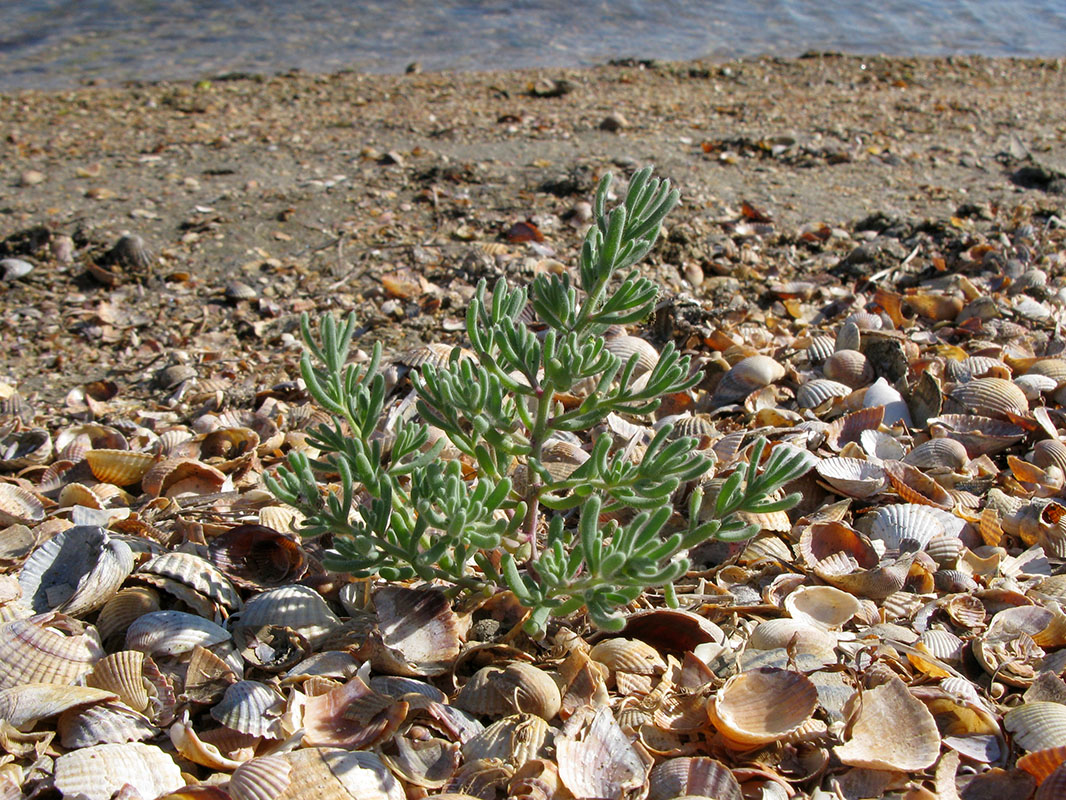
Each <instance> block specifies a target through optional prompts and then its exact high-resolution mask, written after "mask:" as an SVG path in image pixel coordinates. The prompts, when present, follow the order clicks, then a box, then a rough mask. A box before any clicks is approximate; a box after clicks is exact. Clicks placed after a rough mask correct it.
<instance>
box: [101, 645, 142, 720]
mask: <svg viewBox="0 0 1066 800" xmlns="http://www.w3.org/2000/svg"><path fill="white" fill-rule="evenodd" d="M145 658H146V656H145V655H144V653H141V652H139V651H137V650H120V651H118V652H117V653H111V654H110V655H107V656H104V658H102V659H101V660H100V661H98V662H97V663H96V664H95V665H94V666H93V669H92V671H91V672H90V673H89V674H88V675H86V676H85V683H86V685H87V686H95V687H96V688H98V689H106V690H107V691H109V692H114V693H115V694H116V695H117V696H118V697H119V699H121V700H122V702H123V703H125V704H126V705H128V706H129V707H130V708H132V709H133V710H134V711H144V710H145V709H146V708H148V701H149V696H148V686H149V683H148V681H147V680H145V678H144V662H145Z"/></svg>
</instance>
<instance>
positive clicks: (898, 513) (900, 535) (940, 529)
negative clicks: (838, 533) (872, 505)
mask: <svg viewBox="0 0 1066 800" xmlns="http://www.w3.org/2000/svg"><path fill="white" fill-rule="evenodd" d="M870 518H872V519H871V523H870V529H869V530H870V533H869V535H870V539H871V540H872V541H881V542H884V545H885V550H886V551H888V552H895V553H898V552H900V551H904V552H907V551H912V550H924V549H925V547H926V545H928V544H929V542H930V541H931V540H932V539H933V537H935V536H940V535H943V534H944V532H945V531H944V526H943V525H942V524H941V523H940V520H939V519H937V517H936V514H935V513H934V512H933V511H932V510H930V507H929V506H926V505H921V504H919V503H893V504H891V505H887V506H881V507H880V508H878V509H877V510H876V511H874V512H872V513H871V514H870Z"/></svg>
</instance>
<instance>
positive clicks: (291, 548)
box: [209, 525, 307, 589]
mask: <svg viewBox="0 0 1066 800" xmlns="http://www.w3.org/2000/svg"><path fill="white" fill-rule="evenodd" d="M209 553H210V558H211V561H212V562H213V563H214V564H215V566H217V567H218V568H219V569H220V570H222V571H223V572H224V573H226V574H227V575H228V576H229V577H230V578H231V579H233V580H234V581H235V582H237V583H238V584H239V585H241V586H246V587H254V588H261V589H265V588H274V587H277V586H282V585H284V584H286V583H292V582H293V581H296V580H299V579H300V577H301V576H302V575H303V574H304V572H305V571H306V569H307V556H306V555H305V554H304V550H303V547H301V546H300V544H299V542H297V541H296V540H295V539H294V538H292V537H290V536H286V535H285V534H283V533H279V532H278V531H276V530H274V529H272V528H268V527H265V526H263V525H238V526H237V527H235V528H231V529H230V530H228V531H226V532H225V533H223V534H221V535H220V536H216V537H215V538H214V539H212V540H211V542H210V544H209Z"/></svg>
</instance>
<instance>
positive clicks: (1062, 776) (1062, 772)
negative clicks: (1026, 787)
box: [1018, 759, 1066, 800]
mask: <svg viewBox="0 0 1066 800" xmlns="http://www.w3.org/2000/svg"><path fill="white" fill-rule="evenodd" d="M1018 766H1021V759H1019V760H1018ZM1060 797H1066V766H1063V765H1061V764H1060V765H1059V766H1058V767H1057V768H1056V769H1055V770H1054V771H1052V772H1051V773H1050V774H1048V776H1047V777H1046V778H1044V780H1043V782H1042V783H1041V784H1040V786H1039V787H1038V788H1037V790H1036V794H1034V795H1033V800H1057V799H1058V798H1060Z"/></svg>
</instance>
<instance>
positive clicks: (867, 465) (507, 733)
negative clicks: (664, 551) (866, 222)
mask: <svg viewBox="0 0 1066 800" xmlns="http://www.w3.org/2000/svg"><path fill="white" fill-rule="evenodd" d="M965 222H966V221H965V220H960V223H959V224H960V225H964V224H965ZM742 224H747V223H742ZM748 227H754V226H751V225H748ZM762 233H765V231H761V230H760V229H757V228H755V229H754V230H753V231H752V232H749V233H743V232H741V233H739V234H738V236H739V237H740V238H742V239H747V240H749V241H747V242H746V243H745V245H744V246H745V247H748V246H749V245H751V244H753V243H755V242H757V241H758V237H759V236H760V235H762ZM1062 233H1063V228H1062V227H1061V222H1057V223H1054V224H1053V223H1052V221H1051V220H1049V219H1047V218H1043V219H1041V218H1038V217H1032V218H1025V219H1019V220H1014V221H1011V222H1010V224H1009V225H1004V226H1002V230H997V231H995V232H994V233H987V235H982V236H981V237H977V236H976V234H975V235H974V237H973V238H968V237H962V238H961V239H960V238H959V237H954V238H945V237H944V236H942V232H937V231H929V230H925V229H915V230H913V231H910V232H909V234H908V235H907V236H904V237H903V241H905V243H906V246H907V247H908V248H913V249H915V250H916V251H920V252H921V253H922V254H923V256H922V257H921V258H913V256H914V253H912V254H911V256H912V257H909V258H908V259H906V260H904V261H902V262H900V263H899V264H896V265H895V266H893V267H892V268H891V269H889V270H887V271H885V272H884V274H881V273H878V275H876V276H874V277H875V278H876V280H874V281H873V282H871V281H870V280H867V278H866V277H864V276H861V275H860V276H858V277H856V279H855V281H854V284H855V285H854V287H853V288H845V286H844V285H843V284H841V283H839V282H838V283H831V282H829V281H828V280H823V279H822V277H819V276H822V273H818V272H817V271H816V268H817V267H818V266H819V265H821V266H823V267H833V268H834V269H838V270H839V271H841V272H842V273H843V274H844V276H845V277H847V276H848V275H849V273H848V269H852V268H853V267H854V265H856V264H864V263H867V262H864V261H860V260H859V258H858V256H856V255H854V251H851V252H848V253H846V254H844V256H843V257H841V253H840V249H841V247H845V246H844V245H840V246H837V247H836V249H835V250H834V247H833V246H832V241H833V240H834V237H835V238H836V239H838V240H840V241H844V242H846V241H850V240H851V239H850V237H849V236H848V235H847V234H845V233H844V232H836V231H833V230H829V229H825V230H822V229H820V228H819V229H817V230H812V231H811V232H809V236H807V237H806V238H804V237H802V236H801V237H800V238H799V240H798V241H800V242H806V243H807V244H808V245H810V247H809V249H810V255H809V259H810V262H811V263H810V264H808V265H807V267H806V272H804V271H802V270H796V271H795V275H788V276H787V277H789V278H790V279H789V280H787V281H786V280H782V281H781V282H777V283H774V282H772V281H771V282H770V283H769V284H768V286H767V287H766V290H765V293H764V294H763V295H762V296H761V297H760V298H759V301H758V302H751V303H750V304H747V305H744V304H740V305H738V304H733V305H730V306H728V307H724V306H722V307H717V306H712V305H711V304H710V302H709V301H706V300H700V299H696V298H693V297H691V296H684V295H679V296H674V297H671V298H670V299H668V300H666V301H664V302H663V303H662V305H661V307H660V312H659V315H658V318H657V319H656V320H655V324H654V326H653V328H652V329H650V330H631V331H627V332H621V331H613V332H612V337H611V340H610V341H609V349H611V350H612V351H613V352H616V353H619V354H620V355H623V356H624V357H628V356H629V355H630V354H636V355H637V356H638V359H639V363H640V365H641V369H642V370H648V369H650V368H651V366H653V365H654V363H655V359H656V357H657V352H658V351H657V348H656V346H655V344H654V342H658V343H660V344H661V343H662V341H664V340H665V339H667V338H671V339H673V340H675V341H676V342H678V343H679V345H680V346H681V347H683V348H684V349H686V350H687V351H688V352H690V353H692V354H693V356H694V361H693V366H694V369H697V370H699V371H700V372H701V373H702V375H703V377H704V379H703V380H702V381H701V382H700V383H699V384H698V385H697V386H696V387H695V388H694V389H692V390H691V391H688V392H685V393H683V394H679V395H676V396H672V397H669V398H667V400H666V402H665V403H664V405H663V407H662V408H661V409H660V411H659V412H658V414H657V415H656V417H655V418H654V419H652V420H647V419H626V418H621V417H617V418H616V417H612V418H610V419H609V420H608V421H607V424H606V426H605V429H604V430H602V431H598V433H599V434H600V435H610V436H613V437H615V440H616V441H617V442H618V446H619V447H622V446H630V447H632V448H634V449H637V448H639V446H640V445H641V444H642V443H643V442H645V441H647V440H648V438H650V436H651V435H652V434H653V432H654V428H655V427H656V426H660V425H662V424H664V423H666V422H668V421H669V422H672V423H673V424H674V426H675V431H677V432H679V433H685V434H688V435H693V436H696V437H697V441H698V446H699V447H701V448H703V449H706V450H709V451H711V452H713V454H714V456H715V459H716V466H715V472H716V474H714V475H710V476H708V477H707V479H706V484H707V486H706V487H705V488H710V489H713V487H714V486H715V482H716V481H718V480H720V479H721V478H722V477H723V476H724V475H726V474H728V473H729V472H730V471H731V470H732V469H733V468H735V466H736V465H737V464H738V463H742V462H743V461H744V460H745V459H746V457H747V454H748V452H749V445H750V444H751V442H752V440H753V439H754V437H755V436H756V435H762V436H766V437H768V438H769V439H770V441H771V442H772V443H774V444H777V443H788V444H791V445H793V446H797V447H802V448H804V449H806V450H808V451H810V452H811V453H813V454H815V455H816V456H817V457H818V462H817V465H816V467H815V468H813V469H812V470H811V471H810V472H809V473H808V474H807V475H805V476H803V477H802V478H801V479H799V480H798V481H797V482H796V483H795V484H794V485H793V486H791V487H789V489H790V490H795V491H799V492H801V493H802V497H803V499H802V502H801V504H800V506H798V507H797V508H795V509H793V510H792V511H791V512H788V513H784V512H778V513H774V514H767V515H762V516H751V518H750V520H749V521H753V522H755V523H757V524H758V525H759V527H760V532H759V533H758V535H757V536H756V537H755V538H754V539H752V540H750V541H748V542H745V543H741V544H736V545H725V544H720V543H714V542H712V543H708V544H706V545H703V546H701V547H700V548H698V549H697V551H696V552H695V553H694V554H693V555H694V560H695V561H694V570H693V571H692V572H690V574H689V575H687V576H686V577H685V578H684V579H683V580H682V581H681V582H680V583H679V586H678V596H679V599H680V602H681V605H682V608H681V609H680V610H668V609H666V608H665V607H664V602H663V598H662V597H661V596H660V595H659V594H656V593H654V592H649V593H647V594H646V595H645V596H644V597H643V598H642V599H641V601H640V602H639V604H638V605H637V606H635V607H634V608H632V609H631V610H630V612H631V613H630V616H629V620H628V624H627V626H626V628H625V630H624V631H623V632H622V633H621V634H620V635H618V636H616V637H605V636H603V635H601V634H597V633H596V632H594V631H592V630H590V629H588V628H587V626H586V625H585V624H584V622H583V620H582V619H581V618H580V617H578V618H575V619H571V620H568V621H566V622H565V623H564V624H562V625H560V626H557V627H556V628H554V629H553V630H552V632H551V634H550V635H549V636H548V638H546V639H545V640H544V641H529V640H527V639H525V638H523V637H522V635H521V634H518V633H517V630H518V625H519V623H520V621H521V613H522V610H521V609H520V608H516V607H515V606H514V604H513V602H512V600H511V599H510V598H509V596H508V595H506V594H501V595H498V596H496V597H494V598H491V599H490V600H488V601H484V600H483V601H481V602H480V603H479V604H475V605H473V606H469V605H465V604H463V603H459V604H455V603H453V602H452V601H450V600H449V599H448V598H447V597H446V596H445V594H444V593H443V591H442V590H441V589H440V587H431V586H399V585H389V584H384V583H380V582H378V583H374V582H356V581H352V580H351V579H349V578H347V577H345V576H343V575H336V574H331V573H328V572H326V571H325V570H323V568H322V567H321V561H320V558H321V555H322V547H323V545H324V543H323V542H321V541H309V542H304V541H301V539H300V537H299V533H298V532H299V528H300V522H301V520H300V517H299V514H298V513H297V512H296V511H295V510H294V509H292V508H286V507H284V506H282V505H279V504H278V502H277V501H276V500H275V499H274V498H273V496H272V495H270V494H269V493H268V492H267V491H265V490H264V488H263V480H262V476H263V474H264V472H266V471H268V470H270V469H271V468H272V467H273V466H275V465H276V464H277V463H279V461H280V460H281V459H282V458H283V457H284V455H285V454H286V453H287V452H291V451H293V450H299V449H302V450H309V449H310V445H309V443H308V438H307V434H306V431H307V429H308V427H309V426H311V425H314V424H316V423H317V422H319V421H321V420H322V417H321V414H320V412H318V411H316V410H315V409H314V408H313V407H312V406H311V405H310V404H309V403H308V398H307V396H306V393H305V392H304V391H303V388H302V386H301V385H300V384H299V383H298V382H296V381H294V382H292V383H288V384H283V385H279V386H275V387H272V388H269V389H264V390H262V391H260V392H258V393H257V394H256V395H255V397H254V399H250V398H245V402H244V404H243V405H244V407H243V408H242V407H241V405H240V404H239V403H237V402H235V401H234V402H232V403H230V402H228V401H227V400H226V397H225V394H226V388H225V384H224V381H222V380H221V379H219V381H215V380H214V379H211V378H198V377H197V371H196V370H195V369H191V368H190V367H189V366H188V365H187V364H185V363H181V362H177V363H173V364H170V365H167V366H165V367H163V368H162V369H160V371H159V372H158V374H157V376H156V386H157V388H158V390H159V391H161V392H163V393H165V397H166V402H165V403H163V404H161V405H159V406H158V407H157V408H148V409H145V408H142V409H130V410H129V411H128V413H103V414H98V413H97V411H99V410H100V406H99V401H96V400H90V399H88V398H86V403H85V406H84V408H83V409H82V413H81V417H82V419H81V421H73V422H71V423H70V424H63V425H60V426H47V425H46V424H44V423H42V422H41V420H40V418H39V417H38V415H37V413H36V411H35V410H34V409H33V408H32V407H30V405H29V404H28V403H27V402H26V401H25V399H24V398H21V397H20V395H19V394H18V393H17V392H16V391H14V389H12V388H11V387H3V396H2V398H0V403H2V404H0V413H2V416H0V470H2V472H0V478H2V481H0V564H2V569H3V572H2V574H0V654H2V656H0V750H2V751H3V756H2V758H0V789H2V792H0V796H2V797H3V798H20V797H27V796H30V795H31V794H33V795H36V794H38V793H41V792H51V793H52V794H50V795H48V796H59V797H63V798H87V800H109V799H110V798H112V797H114V796H120V797H122V798H137V797H140V798H145V799H146V800H147V799H148V798H156V797H172V798H175V799H177V798H190V797H197V798H212V799H217V800H226V798H231V799H232V800H253V798H254V799H255V800H266V799H267V798H273V799H275V800H296V799H297V798H305V797H311V796H315V797H322V798H329V799H330V800H333V799H334V798H336V799H337V800H346V798H353V799H357V800H376V799H377V798H382V799H385V798H387V799H388V800H403V798H418V797H425V796H448V797H452V798H459V797H473V798H484V800H493V799H494V798H502V797H509V798H522V799H523V800H525V799H528V800H549V798H560V800H563V799H565V798H578V799H579V800H584V799H585V798H644V797H647V798H649V799H650V800H670V799H671V798H680V797H706V798H718V799H719V800H723V799H725V800H741V798H762V799H763V800H776V799H777V798H829V797H847V798H852V797H854V798H866V797H900V798H904V797H905V798H908V799H910V800H917V799H918V798H956V797H960V796H961V797H965V798H977V797H993V796H996V797H1001V798H1007V797H1009V798H1019V800H1024V798H1030V797H1033V798H1038V800H1047V798H1053V797H1062V796H1066V795H1064V792H1066V788H1064V787H1066V766H1064V764H1066V682H1064V681H1063V679H1062V677H1061V676H1062V675H1063V673H1064V671H1066V574H1064V570H1063V567H1062V565H1063V563H1064V561H1066V410H1064V405H1066V354H1064V353H1063V352H1062V351H1063V349H1064V344H1063V341H1062V340H1061V339H1060V338H1059V333H1060V326H1061V324H1062V322H1063V310H1064V308H1066V292H1064V290H1063V288H1061V284H1060V278H1059V276H1060V275H1061V274H1062V272H1063V269H1062V268H1063V266H1064V264H1066V249H1064V244H1063V235H1062ZM867 238H869V239H870V241H869V242H864V243H862V244H860V245H858V246H857V247H855V249H856V250H857V249H859V248H862V247H866V248H868V249H869V247H871V246H872V244H873V243H877V242H879V241H881V240H883V239H885V236H882V235H871V236H869V237H867ZM892 241H893V242H896V244H898V243H899V241H898V240H897V239H893V240H892ZM948 242H953V243H954V245H950V246H949V244H948ZM852 245H854V242H853V241H852ZM797 258H799V256H797ZM812 265H813V266H812ZM786 271H787V270H784V269H783V270H782V274H783V273H784V272H786ZM811 275H814V276H815V277H814V278H812V277H810V276H811ZM823 277H824V276H823ZM852 277H855V276H854V275H852ZM791 278H795V279H794V280H792V279H791ZM849 280H850V278H849ZM448 352H450V348H449V347H446V346H443V345H429V346H426V347H423V348H419V349H417V350H416V351H412V352H409V353H404V354H402V355H401V356H400V357H398V358H397V359H396V360H395V363H394V365H393V366H392V367H390V368H389V370H388V371H387V372H388V376H389V379H390V385H391V387H392V388H391V391H392V392H393V398H394V402H393V404H392V406H391V408H392V409H393V411H392V412H390V413H411V409H412V408H413V406H412V404H411V402H410V399H409V394H408V393H409V391H410V384H409V381H408V380H407V379H406V373H407V372H408V371H409V370H411V369H417V368H419V367H420V365H422V364H424V363H427V362H429V361H432V360H434V359H437V360H439V359H441V358H446V357H447V354H448ZM565 400H566V399H565V398H564V402H565ZM94 403H97V406H96V407H94ZM101 418H102V419H105V420H106V422H105V421H100V419H101ZM384 423H385V425H386V427H387V425H388V420H385V421H384ZM587 450H588V442H587V441H584V440H581V439H576V440H575V441H561V440H560V441H559V442H555V443H553V444H552V446H551V447H549V448H547V449H546V452H547V453H549V456H548V461H549V462H550V466H553V467H557V468H558V470H560V474H566V473H567V472H568V471H570V470H572V469H574V468H575V467H576V466H577V465H578V464H580V463H581V461H582V460H583V458H587ZM445 454H446V455H447V451H445ZM553 454H554V455H553ZM452 457H454V454H453V456H452ZM692 488H693V487H685V488H684V489H683V490H682V493H681V495H680V496H679V497H678V498H677V500H678V503H679V506H678V507H679V508H686V507H687V504H686V503H685V502H684V500H685V497H684V493H687V492H689V491H691V489H692ZM707 497H708V499H712V500H713V493H709V494H708V495H707ZM190 787H196V788H195V789H193V788H190Z"/></svg>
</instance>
